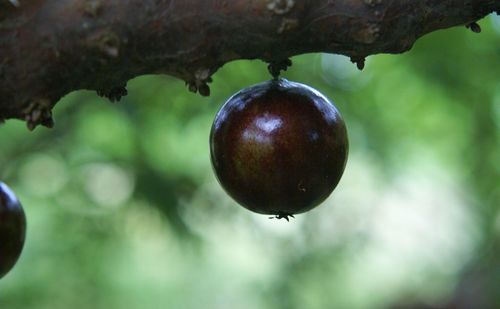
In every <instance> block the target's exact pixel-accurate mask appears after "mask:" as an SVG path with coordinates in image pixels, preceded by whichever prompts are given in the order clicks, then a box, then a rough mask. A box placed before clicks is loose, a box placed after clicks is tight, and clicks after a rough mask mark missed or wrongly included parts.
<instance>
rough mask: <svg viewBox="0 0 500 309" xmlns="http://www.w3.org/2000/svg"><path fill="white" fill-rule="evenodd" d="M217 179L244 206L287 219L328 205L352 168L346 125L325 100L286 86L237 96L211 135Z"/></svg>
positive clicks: (274, 83)
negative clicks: (346, 166) (345, 171)
mask: <svg viewBox="0 0 500 309" xmlns="http://www.w3.org/2000/svg"><path fill="white" fill-rule="evenodd" d="M210 153H211V160H212V166H213V169H214V171H215V174H216V177H217V179H218V181H219V183H220V184H221V185H222V187H223V188H224V190H225V191H226V192H227V193H228V194H229V195H230V196H231V197H232V198H233V199H234V200H236V201H237V202H238V203H239V204H241V205H242V206H243V207H245V208H247V209H249V210H251V211H253V212H257V213H261V214H269V215H277V216H281V217H284V218H286V219H287V218H288V216H290V215H293V214H298V213H302V212H306V211H308V210H310V209H312V208H314V207H316V206H317V205H318V204H320V203H321V202H323V201H324V200H325V199H326V198H327V197H328V196H329V195H330V194H331V192H332V191H333V189H334V188H335V187H336V186H337V184H338V182H339V181H340V178H341V176H342V173H343V172H344V168H345V165H346V161H347V154H348V139H347V131H346V128H345V124H344V121H343V120H342V118H341V116H340V113H339V112H338V111H337V109H336V108H335V106H334V105H333V104H332V103H330V102H329V101H328V99H327V98H325V97H324V96H323V95H322V94H321V93H319V92H318V91H316V90H314V89H313V88H311V87H308V86H306V85H303V84H300V83H295V82H290V81H287V80H285V79H277V80H271V81H267V82H264V83H261V84H258V85H254V86H252V87H249V88H246V89H243V90H241V91H240V92H238V93H236V94H235V95H233V96H232V97H231V98H229V100H228V101H227V102H226V103H225V104H224V105H223V106H222V108H221V109H220V111H219V112H218V113H217V115H216V117H215V120H214V123H213V126H212V130H211V133H210Z"/></svg>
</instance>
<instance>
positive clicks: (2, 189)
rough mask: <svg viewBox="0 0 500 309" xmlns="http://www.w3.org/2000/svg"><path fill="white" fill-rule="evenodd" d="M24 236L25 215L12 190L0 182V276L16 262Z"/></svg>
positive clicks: (22, 245) (21, 248)
mask: <svg viewBox="0 0 500 309" xmlns="http://www.w3.org/2000/svg"><path fill="white" fill-rule="evenodd" d="M25 238H26V216H25V214H24V210H23V207H22V205H21V203H20V202H19V200H18V198H17V197H16V195H15V194H14V192H12V190H11V189H10V188H9V187H8V186H7V185H6V184H4V183H3V182H0V278H2V277H4V276H5V275H6V274H7V273H8V272H9V271H10V270H11V269H12V268H13V267H14V265H15V264H16V263H17V260H18V259H19V257H20V255H21V252H22V250H23V247H24V240H25Z"/></svg>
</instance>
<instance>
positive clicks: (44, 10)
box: [0, 0, 500, 129]
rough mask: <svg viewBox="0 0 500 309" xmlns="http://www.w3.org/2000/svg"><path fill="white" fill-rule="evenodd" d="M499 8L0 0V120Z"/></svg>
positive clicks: (196, 80) (199, 86)
mask: <svg viewBox="0 0 500 309" xmlns="http://www.w3.org/2000/svg"><path fill="white" fill-rule="evenodd" d="M493 11H497V12H498V11H500V1H498V0H406V1H396V0H317V1H313V0H253V1H249V0H128V1H118V0H107V1H104V0H66V1H61V0H31V1H28V0H19V1H15V0H0V120H1V119H8V118H19V119H24V120H26V121H27V122H28V126H29V128H31V129H33V128H34V127H36V126H37V125H38V124H42V125H46V126H52V125H53V122H52V118H51V110H52V107H53V106H54V104H55V103H57V101H58V100H59V99H60V98H61V97H62V96H63V95H65V94H67V93H68V92H70V91H73V90H77V89H92V90H96V91H97V92H98V93H99V94H100V95H103V96H106V97H108V98H110V99H111V100H119V99H120V97H121V96H122V95H125V94H126V90H125V85H126V82H127V81H128V80H129V79H130V78H133V77H135V76H138V75H143V74H151V73H154V74H159V73H161V74H169V75H173V76H176V77H178V78H180V79H183V80H184V81H186V83H187V84H188V86H189V89H190V90H191V91H198V92H200V93H201V94H203V95H208V93H209V88H208V85H207V83H208V82H210V81H211V75H212V74H213V73H214V72H215V71H217V69H218V68H220V67H221V66H222V65H224V64H225V63H227V62H229V61H232V60H235V59H262V60H264V61H267V62H276V63H279V62H280V61H281V62H283V60H286V59H287V58H288V57H291V56H294V55H298V54H303V53H309V52H328V53H338V54H344V55H347V56H350V57H351V59H352V60H353V62H356V63H357V64H358V67H360V68H362V66H363V60H364V58H365V57H366V56H368V55H373V54H377V53H402V52H404V51H407V50H409V49H410V48H411V47H412V45H413V44H414V42H415V40H416V39H417V38H419V37H421V36H422V35H424V34H426V33H429V32H431V31H435V30H438V29H443V28H448V27H452V26H457V25H469V27H470V28H471V29H472V30H476V31H477V30H479V29H478V27H477V24H471V23H473V22H475V21H477V20H478V19H480V18H482V17H484V16H485V15H487V14H489V13H491V12H493Z"/></svg>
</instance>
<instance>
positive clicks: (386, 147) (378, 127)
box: [0, 15, 500, 309]
mask: <svg viewBox="0 0 500 309" xmlns="http://www.w3.org/2000/svg"><path fill="white" fill-rule="evenodd" d="M480 24H481V26H482V28H483V32H482V33H481V34H479V35H478V34H475V33H473V32H471V31H469V30H467V29H465V28H464V27H458V28H454V29H449V30H445V31H439V32H436V33H433V34H430V35H427V36H426V37H424V38H422V39H420V40H419V41H418V42H417V43H416V45H415V46H414V48H413V49H412V50H411V51H410V52H408V53H405V54H403V55H377V56H372V57H369V58H368V59H367V65H366V68H365V70H364V71H363V72H359V71H357V69H356V68H355V65H353V64H351V63H350V62H349V60H348V58H346V57H343V56H338V55H327V54H311V55H302V56H298V57H295V58H293V61H294V66H293V67H292V68H291V69H289V71H288V72H286V73H285V74H284V75H283V76H284V77H286V78H288V79H291V80H294V81H298V82H302V83H306V84H308V85H310V86H312V87H315V88H317V89H318V90H320V91H321V92H323V93H324V94H325V95H326V96H328V97H329V98H331V99H332V101H334V102H335V103H336V105H337V107H338V108H339V110H340V111H341V112H342V114H343V116H344V119H345V121H346V123H347V126H348V132H349V138H350V157H349V161H348V164H347V168H346V171H345V174H344V177H343V179H342V180H341V182H340V184H339V186H338V188H337V189H336V190H335V191H334V193H333V194H332V195H331V197H330V198H329V199H328V200H327V201H326V202H325V203H324V204H323V205H321V206H320V207H318V208H316V209H314V210H313V211H311V212H309V213H306V214H303V215H299V216H297V218H296V219H294V220H292V222H290V223H288V222H286V221H285V220H269V219H268V217H267V216H262V215H257V214H253V213H251V212H249V211H247V210H245V209H243V208H241V207H238V206H237V205H236V204H235V203H234V202H233V201H232V200H230V198H229V197H228V196H227V195H226V194H225V193H224V192H223V191H222V189H221V187H220V186H219V185H218V183H217V181H216V180H215V178H214V175H213V173H212V170H211V165H210V160H209V147H208V136H209V132H210V127H211V124H212V120H213V117H214V115H215V113H216V111H217V110H218V108H219V107H220V106H221V105H222V104H223V102H224V101H225V100H226V99H227V98H228V97H229V96H230V95H231V94H233V93H234V92H236V91H238V90H240V89H241V88H244V87H247V86H249V85H252V84H255V83H259V82H262V81H264V80H266V79H269V74H268V73H267V70H266V65H265V64H264V63H262V62H260V61H237V62H233V63H229V64H227V65H226V66H224V67H223V68H222V69H221V70H220V71H219V72H217V73H216V74H215V75H214V82H213V83H212V84H211V90H212V95H211V96H210V97H209V98H203V97H200V96H198V95H195V94H192V93H190V92H188V91H187V89H186V87H185V85H184V83H183V82H182V81H179V80H176V79H173V78H171V77H167V76H142V77H138V78H135V79H133V80H131V81H130V82H129V84H128V91H129V95H128V96H127V97H125V98H123V99H122V101H121V102H120V103H118V104H111V103H108V102H107V101H106V100H104V99H101V98H99V97H98V96H97V95H96V94H95V93H94V92H90V91H78V92H74V93H71V94H69V95H67V96H66V97H65V98H63V100H62V101H61V102H60V103H59V104H58V105H57V107H56V109H55V118H56V127H55V129H53V130H47V129H45V128H38V129H37V130H35V132H33V133H30V132H29V131H28V130H27V129H26V127H25V124H24V123H22V122H20V121H15V120H11V121H8V122H7V123H6V124H4V125H2V126H1V127H0V141H1V144H0V145H1V148H0V167H1V168H0V179H1V180H3V181H4V182H6V183H7V184H8V185H9V186H11V187H12V188H13V190H14V191H15V192H16V193H17V194H18V196H19V198H20V199H21V201H22V203H23V205H24V207H25V211H26V214H27V217H28V234H27V241H26V245H25V248H24V252H23V254H22V256H21V258H20V260H19V262H18V264H17V266H16V267H15V268H14V269H13V270H12V271H11V273H9V274H8V275H7V276H6V277H4V278H3V279H2V280H0V308H2V309H17V308H35V309H37V308H47V309H48V308H50V309H57V308H65V309H66V308H236V309H239V308H242V309H245V308H341V309H343V308H432V307H439V306H441V307H444V306H450V304H458V307H454V308H494V307H495V305H494V304H500V261H499V260H500V251H499V250H498V249H499V246H498V244H499V238H500V237H499V236H500V210H499V205H500V185H499V184H500V177H499V175H500V147H499V135H500V134H499V133H500V130H499V129H500V17H499V16H496V15H495V16H493V15H491V16H489V17H487V18H486V19H484V20H482V21H481V22H480ZM461 306H462V307H461ZM467 306H469V307H467ZM497 308H500V307H497Z"/></svg>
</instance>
